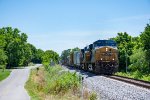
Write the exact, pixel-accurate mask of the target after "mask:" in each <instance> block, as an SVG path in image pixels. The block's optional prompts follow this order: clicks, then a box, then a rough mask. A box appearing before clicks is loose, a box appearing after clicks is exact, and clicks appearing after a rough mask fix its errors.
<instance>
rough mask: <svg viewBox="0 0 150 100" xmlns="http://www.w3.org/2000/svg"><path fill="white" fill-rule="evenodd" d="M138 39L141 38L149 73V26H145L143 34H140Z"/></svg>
mask: <svg viewBox="0 0 150 100" xmlns="http://www.w3.org/2000/svg"><path fill="white" fill-rule="evenodd" d="M140 37H141V42H142V44H143V47H144V48H143V49H144V50H145V54H146V61H147V62H148V63H149V64H148V67H149V72H150V25H149V24H147V26H146V27H145V30H144V32H142V34H141V35H140Z"/></svg>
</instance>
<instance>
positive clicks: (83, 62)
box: [62, 40, 118, 75]
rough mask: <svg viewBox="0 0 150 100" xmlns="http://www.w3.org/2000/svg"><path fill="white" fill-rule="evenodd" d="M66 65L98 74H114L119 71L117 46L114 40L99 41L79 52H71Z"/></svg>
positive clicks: (64, 62)
mask: <svg viewBox="0 0 150 100" xmlns="http://www.w3.org/2000/svg"><path fill="white" fill-rule="evenodd" d="M62 61H63V64H64V65H68V66H74V67H76V68H79V69H83V70H85V71H91V72H94V73H97V74H109V75H111V74H113V73H115V72H116V71H117V69H118V50H117V44H116V42H115V41H113V40H97V41H95V42H93V43H92V44H90V45H88V46H86V47H85V48H83V49H80V50H79V51H74V52H71V53H70V55H69V56H68V57H67V59H65V60H62Z"/></svg>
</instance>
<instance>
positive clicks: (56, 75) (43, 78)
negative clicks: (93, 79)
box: [25, 65, 80, 100]
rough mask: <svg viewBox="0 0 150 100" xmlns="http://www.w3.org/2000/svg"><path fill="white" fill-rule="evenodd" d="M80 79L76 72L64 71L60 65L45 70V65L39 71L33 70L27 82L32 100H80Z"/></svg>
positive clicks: (26, 86)
mask: <svg viewBox="0 0 150 100" xmlns="http://www.w3.org/2000/svg"><path fill="white" fill-rule="evenodd" d="M79 85H80V81H79V78H78V76H77V74H76V73H70V72H66V71H63V70H62V68H61V67H60V66H58V65H56V66H55V67H54V66H53V67H52V66H51V67H48V69H47V70H45V69H44V68H43V67H41V68H40V69H39V71H38V72H37V71H36V69H34V70H32V71H31V74H30V78H29V80H28V81H27V82H26V85H25V88H26V89H27V91H28V93H29V95H30V96H31V100H55V99H56V100H66V98H67V100H68V99H73V100H75V99H77V100H79V96H77V95H76V94H77V93H78V95H79V93H80V92H79Z"/></svg>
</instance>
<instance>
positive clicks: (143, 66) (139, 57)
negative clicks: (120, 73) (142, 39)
mask: <svg viewBox="0 0 150 100" xmlns="http://www.w3.org/2000/svg"><path fill="white" fill-rule="evenodd" d="M145 58H146V55H145V51H143V48H138V49H134V50H133V54H132V55H131V56H130V62H131V65H130V66H129V68H130V70H131V71H132V72H135V71H139V72H140V73H143V74H147V73H148V72H147V71H148V67H147V66H148V62H147V61H146V59H145Z"/></svg>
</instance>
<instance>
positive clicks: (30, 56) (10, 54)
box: [0, 27, 59, 68]
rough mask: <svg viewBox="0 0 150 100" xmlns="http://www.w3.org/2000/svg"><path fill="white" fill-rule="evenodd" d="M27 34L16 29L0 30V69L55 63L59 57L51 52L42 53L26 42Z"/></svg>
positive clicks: (6, 28) (5, 28)
mask: <svg viewBox="0 0 150 100" xmlns="http://www.w3.org/2000/svg"><path fill="white" fill-rule="evenodd" d="M27 38H28V36H27V34H26V33H22V32H21V31H20V30H19V29H17V28H12V27H3V28H0V67H6V68H12V67H18V66H27V65H28V64H29V63H30V62H33V63H45V61H46V62H48V63H50V60H52V61H54V62H55V63H57V62H58V60H59V55H58V54H57V53H56V52H55V51H53V50H47V51H43V50H42V49H37V48H36V47H35V46H34V45H32V44H30V43H28V42H27Z"/></svg>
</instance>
